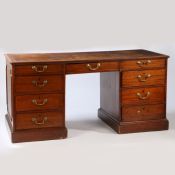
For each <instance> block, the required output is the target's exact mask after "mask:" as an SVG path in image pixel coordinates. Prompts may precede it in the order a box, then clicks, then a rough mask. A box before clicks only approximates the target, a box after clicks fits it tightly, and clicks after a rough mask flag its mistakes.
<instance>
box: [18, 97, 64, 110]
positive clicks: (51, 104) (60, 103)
mask: <svg viewBox="0 0 175 175" xmlns="http://www.w3.org/2000/svg"><path fill="white" fill-rule="evenodd" d="M33 100H35V101H33ZM15 104H16V106H15V107H16V111H17V112H20V111H41V110H48V109H62V108H63V107H64V94H40V95H21V96H16V100H15Z"/></svg>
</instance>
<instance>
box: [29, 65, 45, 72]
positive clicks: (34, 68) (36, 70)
mask: <svg viewBox="0 0 175 175" xmlns="http://www.w3.org/2000/svg"><path fill="white" fill-rule="evenodd" d="M32 69H33V70H34V71H35V72H39V73H41V72H44V71H45V70H47V65H44V66H42V68H41V69H39V67H37V66H32Z"/></svg>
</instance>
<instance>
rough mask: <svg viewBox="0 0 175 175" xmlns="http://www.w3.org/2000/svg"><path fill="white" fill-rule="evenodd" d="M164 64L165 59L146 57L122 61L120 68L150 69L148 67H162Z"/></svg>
mask: <svg viewBox="0 0 175 175" xmlns="http://www.w3.org/2000/svg"><path fill="white" fill-rule="evenodd" d="M165 65H166V60H165V59H156V60H152V59H150V60H149V59H147V60H135V61H123V62H121V64H120V68H121V69H122V70H132V69H150V68H164V67H165Z"/></svg>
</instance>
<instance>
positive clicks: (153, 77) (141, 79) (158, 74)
mask: <svg viewBox="0 0 175 175" xmlns="http://www.w3.org/2000/svg"><path fill="white" fill-rule="evenodd" d="M165 75H166V72H165V69H158V70H143V71H128V72H123V73H122V86H123V87H127V86H145V85H164V84H165V81H166V76H165Z"/></svg>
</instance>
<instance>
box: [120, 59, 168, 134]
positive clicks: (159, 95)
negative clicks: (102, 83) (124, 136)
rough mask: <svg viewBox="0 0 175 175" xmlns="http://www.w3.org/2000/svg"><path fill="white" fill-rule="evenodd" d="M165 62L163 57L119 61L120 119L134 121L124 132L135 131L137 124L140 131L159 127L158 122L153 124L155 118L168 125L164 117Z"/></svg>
mask: <svg viewBox="0 0 175 175" xmlns="http://www.w3.org/2000/svg"><path fill="white" fill-rule="evenodd" d="M166 65H167V59H166V58H161V59H147V60H135V61H123V62H121V69H122V80H121V92H122V93H121V120H122V122H123V124H124V125H125V124H128V125H129V124H131V126H132V125H135V127H133V128H132V127H131V128H130V130H129V131H126V132H132V131H133V132H137V126H138V127H139V131H140V130H142V131H147V130H149V127H150V130H151V129H152V130H159V128H158V127H159V125H156V126H155V127H154V123H155V122H160V123H161V122H163V124H165V123H166V124H165V125H166V126H165V127H168V123H167V122H165V120H164V119H165V118H166V116H165V113H166V67H167V66H166ZM142 124H143V125H142ZM144 124H148V125H149V127H148V126H146V127H144ZM161 128H162V126H160V130H161ZM123 132H125V131H123Z"/></svg>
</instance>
